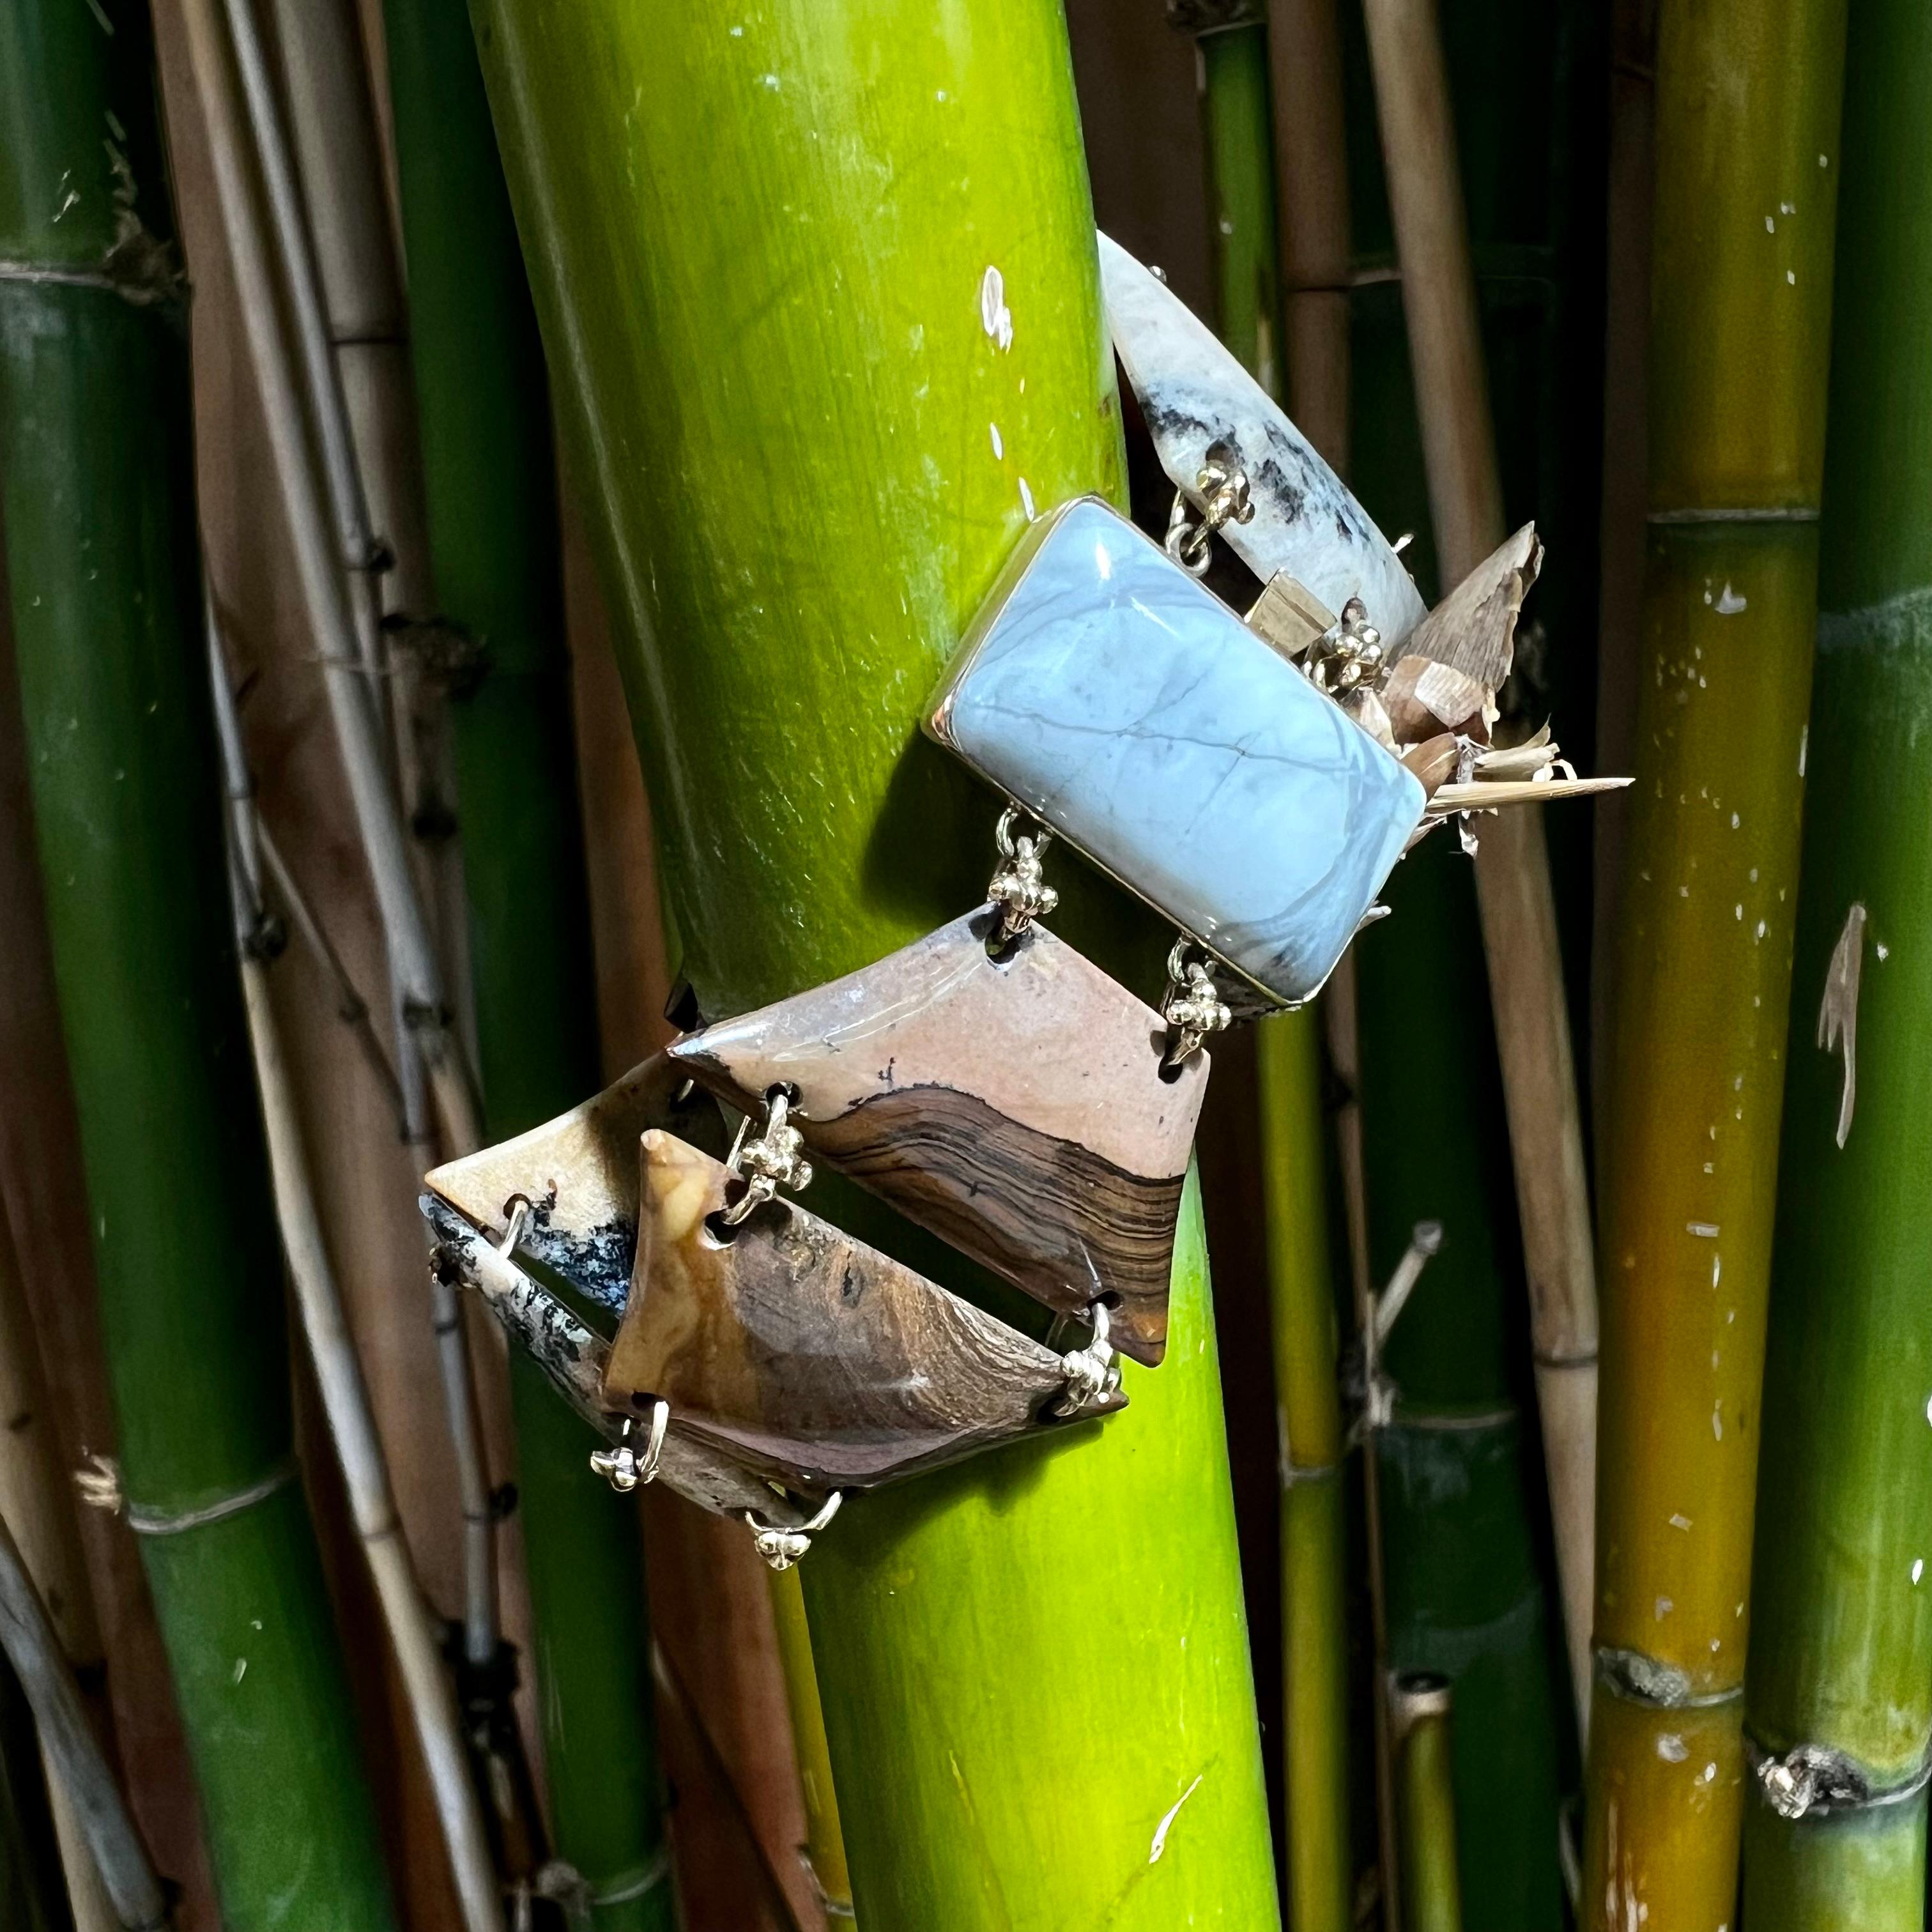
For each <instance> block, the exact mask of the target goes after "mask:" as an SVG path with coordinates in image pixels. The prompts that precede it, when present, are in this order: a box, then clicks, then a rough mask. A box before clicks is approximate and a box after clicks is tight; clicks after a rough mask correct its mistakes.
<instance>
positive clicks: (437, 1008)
mask: <svg viewBox="0 0 1932 1932" xmlns="http://www.w3.org/2000/svg"><path fill="white" fill-rule="evenodd" d="M182 15H183V20H184V25H185V26H186V28H187V43H188V49H189V56H190V63H191V65H192V67H193V72H194V75H195V81H196V89H197V91H198V92H199V95H200V99H201V104H202V113H203V115H204V117H205V120H206V122H207V128H208V142H209V148H210V153H211V161H212V164H213V171H214V178H215V185H216V190H217V196H218V199H219V200H220V205H221V211H222V220H223V229H224V231H225V233H226V238H227V240H228V244H229V252H230V255H231V257H232V263H233V269H234V274H235V280H236V289H237V291H238V293H239V296H240V299H241V309H242V319H243V321H244V323H245V329H246V333H247V335H248V346H249V351H250V354H251V357H252V358H253V359H254V363H255V365H256V369H257V380H258V381H259V383H260V389H261V394H262V399H263V410H264V413H265V414H266V417H267V419H268V423H269V437H270V440H271V442H272V444H273V446H274V448H275V458H276V461H275V470H276V478H277V481H278V484H279V486H280V487H281V492H282V494H283V499H284V511H285V513H286V515H287V521H288V525H289V530H290V538H291V541H292V543H293V547H294V550H295V553H296V565H297V575H298V578H299V586H300V589H301V592H302V601H303V607H304V610H305V614H306V616H307V618H308V624H309V628H310V632H311V636H312V637H313V638H314V642H315V645H316V648H317V651H318V652H319V654H320V658H321V661H322V663H323V666H324V668H325V670H326V673H327V676H326V678H325V680H324V684H325V688H326V691H327V692H328V694H329V708H330V712H331V715H332V718H333V720H334V722H335V731H336V739H337V744H338V748H339V749H340V751H341V756H342V760H343V764H344V770H345V772H347V776H348V779H349V784H350V793H351V795H352V796H353V799H354V802H355V806H356V824H357V826H358V829H359V832H360V833H361V835H362V843H363V846H364V849H365V852H366V853H367V854H368V862H369V869H370V875H371V881H372V883H373V884H374V888H375V892H376V896H377V902H378V904H379V905H380V907H381V912H382V920H383V935H384V938H385V941H386V944H387V946H388V948H389V957H390V961H391V966H392V974H393V975H394V977H395V982H396V994H395V997H396V1000H397V1004H398V1028H399V1033H398V1038H399V1041H400V1043H401V1045H402V1046H403V1048H404V1053H403V1060H404V1067H403V1068H402V1069H401V1071H402V1072H403V1074H404V1091H405V1094H408V1093H409V1092H410V1078H411V1076H410V1073H409V1072H408V1070H407V1068H408V1063H409V1061H410V1058H411V1052H410V1049H414V1051H415V1052H419V1053H420V1054H421V1055H422V1061H423V1063H424V1070H425V1073H426V1075H427V1077H428V1084H429V1088H430V1097H431V1100H432V1102H433V1104H434V1107H435V1109H436V1111H437V1115H438V1117H439V1118H440V1121H441V1124H442V1128H443V1139H444V1142H445V1145H446V1148H448V1149H449V1150H452V1151H462V1150H466V1149H468V1148H474V1147H475V1146H477V1145H479V1144H480V1133H479V1129H478V1121H477V1118H476V1103H475V1095H474V1091H473V1085H472V1082H471V1080H470V1079H469V1074H468V1072H467V1070H466V1068H465V1067H464V1065H463V1055H462V1052H461V1048H460V1043H459V1042H458V1040H457V1039H456V1037H455V1034H454V1031H453V1030H452V1026H451V1022H450V1010H449V1001H448V999H447V997H446V994H445V992H444V990H443V976H442V970H441V968H440V964H439V963H438V961H437V955H436V950H435V947H434V944H433V943H432V941H431V936H430V931H429V926H428V921H427V919H426V918H425V914H424V910H423V907H422V901H421V899H420V897H419V895H418V893H417V891H416V885H415V882H414V880H413V877H412V874H411V871H410V859H409V853H408V846H407V838H406V836H405V834H404V829H403V825H402V820H401V814H400V812H399V811H398V808H397V805H396V801H395V793H394V789H393V786H392V779H391V775H390V761H389V754H388V753H387V752H386V750H385V748H384V747H383V737H382V733H381V730H380V721H379V716H378V712H377V706H376V703H375V700H374V697H373V696H372V694H371V689H370V685H371V679H370V676H369V675H368V667H367V665H366V664H365V661H364V659H363V649H362V643H361V641H360V640H361V638H362V634H363V629H362V626H361V625H360V623H359V619H358V616H357V613H356V607H355V604H354V602H353V600H352V598H350V592H349V588H348V583H347V577H346V574H345V569H344V559H343V558H342V556H341V555H339V554H338V553H337V551H336V548H335V542H334V540H332V536H331V534H330V533H331V532H332V531H335V532H338V533H339V532H341V531H343V530H344V529H353V528H354V527H356V526H357V524H358V523H360V526H361V527H362V529H363V530H364V531H365V532H366V530H367V526H368V517H367V511H366V509H365V510H361V511H357V510H356V508H354V506H353V499H352V496H351V493H350V486H349V484H348V483H347V481H346V478H345V473H344V471H343V469H342V468H341V463H342V460H343V458H342V455H341V449H342V448H343V447H346V448H347V450H348V451H349V452H350V458H349V460H350V468H351V470H352V472H353V467H354V464H353V455H354V443H353V435H352V434H351V433H350V430H349V428H348V426H347V408H346V404H344V400H343V397H342V393H341V381H340V377H339V375H338V373H337V371H336V368H335V362H334V359H333V356H332V353H331V350H330V347H329V339H328V332H327V322H326V307H325V305H324V303H323V296H322V293H321V290H320V282H319V276H318V271H317V267H316V264H315V262H314V257H313V252H312V249H311V245H310V244H309V242H308V239H307V228H306V224H305V215H304V211H303V207H302V199H301V187H300V183H299V181H298V179H297V178H296V173H295V169H294V164H293V157H292V156H291V154H290V148H289V144H288V140H287V135H286V133H284V130H283V127H282V122H281V108H280V105H279V103H278V101H277V99H276V96H275V88H274V85H273V80H272V75H271V73H270V70H269V63H268V55H267V50H266V47H265V46H264V45H263V41H262V38H261V36H260V32H259V31H258V30H257V26H256V23H255V20H254V15H253V13H252V11H251V8H250V7H249V5H248V4H247V0H187V5H185V6H184V7H183V10H182ZM325 425H326V426H327V427H326V431H325V428H324V426H325Z"/></svg>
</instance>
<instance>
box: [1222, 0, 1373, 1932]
mask: <svg viewBox="0 0 1932 1932" xmlns="http://www.w3.org/2000/svg"><path fill="white" fill-rule="evenodd" d="M1262 13H1263V10H1262V9H1261V8H1259V7H1238V8H1235V9H1234V10H1232V18H1231V19H1229V20H1220V19H1219V18H1218V17H1217V23H1216V26H1215V27H1214V30H1213V31H1208V32H1204V33H1203V34H1201V36H1200V37H1199V40H1197V42H1196V45H1197V46H1198V48H1199V55H1200V71H1201V88H1202V118H1203V125H1204V130H1205V136H1206V147H1207V152H1208V227H1209V234H1210V237H1211V259H1212V260H1213V262H1214V269H1215V280H1216V287H1217V293H1218V296H1219V303H1218V317H1217V324H1218V329H1219V332H1220V336H1221V339H1222V340H1223V341H1224V342H1225V343H1226V344H1227V345H1228V347H1229V349H1230V350H1232V351H1233V352H1234V353H1235V355H1236V356H1238V357H1239V358H1240V359H1241V362H1242V364H1243V365H1244V367H1245V368H1247V370H1248V371H1249V373H1250V374H1251V375H1253V377H1255V379H1256V381H1257V382H1259V383H1260V384H1261V385H1262V387H1263V388H1264V389H1266V390H1268V392H1270V393H1271V395H1278V394H1279V392H1280V369H1279V367H1278V365H1277V350H1276V347H1275V344H1276V341H1277V327H1278V323H1277V318H1278V317H1279V314H1280V293H1279V288H1278V284H1277V259H1278V257H1277V239H1276V226H1277V224H1276V214H1275V196H1274V172H1275V171H1274V129H1273V123H1272V120H1271V114H1270V110H1269V75H1270V60H1269V42H1268V27H1267V26H1266V25H1265V23H1264V20H1263V18H1262ZM1336 81H1337V89H1338V92H1339V87H1340V76H1339V74H1337V76H1336ZM1255 1055H1256V1075H1257V1085H1258V1090H1259V1092H1258V1098H1259V1106H1258V1109H1257V1118H1256V1123H1255V1125H1256V1133H1257V1134H1258V1136H1259V1143H1260V1153H1261V1169H1262V1190H1263V1194H1262V1202H1263V1215H1262V1223H1263V1227H1264V1229H1265V1243H1266V1254H1267V1265H1268V1290H1269V1301H1270V1326H1271V1334H1272V1339H1273V1343H1274V1374H1275V1399H1276V1403H1277V1422H1278V1427H1279V1440H1280V1454H1279V1458H1278V1462H1279V1468H1280V1481H1281V1496H1280V1538H1281V1554H1280V1563H1281V1572H1282V1633H1281V1646H1282V1688H1283V1712H1282V1722H1283V1751H1284V1754H1285V1760H1284V1767H1283V1772H1284V1775H1283V1798H1284V1805H1285V1815H1284V1819H1283V1826H1284V1843H1285V1847H1286V1870H1287V1878H1286V1894H1287V1902H1288V1919H1289V1924H1292V1926H1294V1927H1295V1928H1296V1932H1322V1928H1333V1929H1334V1932H1345V1928H1346V1927H1349V1924H1351V1922H1352V1916H1353V1912H1354V1906H1355V1872H1354V1868H1353V1857H1354V1848H1353V1845H1352V1841H1351V1839H1350V1837H1349V1760H1348V1745H1349V1708H1348V1707H1349V1682H1348V1658H1347V1642H1346V1622H1347V1611H1346V1554H1345V1551H1346V1535H1347V1520H1346V1511H1345V1509H1344V1506H1343V1505H1344V1499H1343V1480H1342V1478H1343V1432H1342V1417H1341V1401H1340V1391H1339V1388H1338V1387H1337V1381H1336V1376H1337V1361H1336V1355H1337V1345H1336V1335H1335V1313H1334V1280H1333V1278H1332V1274H1331V1267H1330V1260H1329V1253H1328V1225H1327V1221H1328V1203H1327V1199H1326V1193H1325V1187H1324V1185H1323V1181H1324V1172H1325V1163H1323V1160H1322V1144H1323V1141H1324V1139H1325V1132H1324V1126H1323V1121H1322V1059H1321V1051H1320V1044H1319V1038H1318V1037H1317V1034H1316V1022H1315V1019H1314V1016H1313V1015H1285V1016H1282V1017H1280V1018H1279V1019H1274V1020H1271V1021H1269V1022H1266V1023H1265V1025H1262V1026H1260V1027H1259V1028H1257V1029H1256V1036H1255ZM1364 1467H1365V1468H1366V1467H1367V1459H1366V1458H1365V1459H1364ZM1370 1586H1371V1595H1372V1599H1373V1615H1374V1619H1375V1623H1376V1628H1377V1629H1378V1630H1380V1629H1382V1628H1383V1627H1384V1625H1383V1603H1382V1579H1381V1566H1380V1564H1379V1562H1378V1561H1376V1560H1375V1559H1373V1557H1372V1559H1371V1565H1370ZM1379 1654H1380V1653H1379V1652H1378V1655H1379ZM1381 1722H1382V1715H1381V1712H1380V1709H1379V1708H1378V1726H1379V1729H1380V1726H1381ZM1378 1745H1379V1747H1380V1745H1381V1738H1380V1736H1378ZM1386 1757H1387V1754H1386V1752H1385V1751H1382V1749H1380V1748H1379V1749H1378V1756H1377V1763H1378V1770H1379V1772H1381V1773H1386V1771H1387V1768H1388V1767H1387V1761H1386ZM1389 1875H1390V1877H1391V1881H1392V1879H1393V1866H1392V1864H1391V1867H1390V1873H1389Z"/></svg>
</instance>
